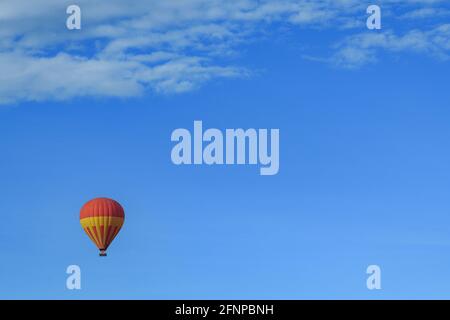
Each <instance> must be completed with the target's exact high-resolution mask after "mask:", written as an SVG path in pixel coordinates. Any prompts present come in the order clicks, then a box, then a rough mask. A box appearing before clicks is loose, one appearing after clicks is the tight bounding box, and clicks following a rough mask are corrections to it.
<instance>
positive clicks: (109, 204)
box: [80, 198, 125, 256]
mask: <svg viewBox="0 0 450 320" xmlns="http://www.w3.org/2000/svg"><path fill="white" fill-rule="evenodd" d="M124 219H125V213H124V211H123V208H122V206H121V205H120V204H119V203H118V202H117V201H115V200H112V199H108V198H96V199H93V200H90V201H88V202H87V203H86V204H85V205H84V206H83V207H82V208H81V211H80V223H81V226H82V227H83V229H84V231H85V232H86V234H87V235H88V236H89V238H90V239H91V240H92V242H93V243H94V244H95V245H96V246H97V248H98V249H99V250H100V256H106V249H108V247H109V245H110V244H111V242H112V241H113V240H114V238H115V237H116V236H117V234H118V233H119V231H120V229H121V228H122V225H123V222H124Z"/></svg>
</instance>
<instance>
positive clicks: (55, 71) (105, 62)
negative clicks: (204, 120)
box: [0, 0, 449, 104]
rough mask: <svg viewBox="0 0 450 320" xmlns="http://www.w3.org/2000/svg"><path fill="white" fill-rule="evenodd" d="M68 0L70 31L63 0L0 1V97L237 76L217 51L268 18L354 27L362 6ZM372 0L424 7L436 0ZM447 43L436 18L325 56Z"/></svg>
mask: <svg viewBox="0 0 450 320" xmlns="http://www.w3.org/2000/svg"><path fill="white" fill-rule="evenodd" d="M76 3H77V4H78V5H79V6H80V7H81V9H82V19H83V20H82V30H80V31H68V30H67V29H66V28H65V19H66V14H65V10H66V6H67V5H69V4H72V2H71V3H67V2H65V1H61V0H40V1H39V2H30V1H27V0H15V1H0V68H1V69H2V73H1V74H0V104H1V103H3V104H5V103H14V102H20V101H44V100H48V99H70V98H73V97H77V96H112V97H116V96H117V97H129V96H137V95H141V94H143V93H145V92H146V91H148V90H153V91H156V92H161V93H171V92H184V91H188V90H192V89H195V88H197V87H199V86H200V85H202V84H203V83H204V82H206V81H209V80H211V79H215V78H221V77H222V78H232V77H243V76H244V77H245V76H247V75H248V74H249V71H248V70H246V68H245V67H239V66H234V65H230V64H229V62H228V63H225V64H224V63H223V62H222V63H220V62H219V61H225V60H223V59H220V58H221V57H223V56H228V55H230V53H234V52H236V51H237V50H238V49H239V46H240V45H242V44H245V43H246V42H248V41H249V40H252V39H253V38H254V37H255V35H256V34H257V33H258V31H259V30H263V29H264V27H265V26H267V25H269V24H270V23H273V22H277V23H282V24H290V25H293V26H295V27H302V28H304V27H320V28H326V27H332V28H336V27H338V28H356V27H360V26H361V24H360V21H359V19H360V18H361V17H362V18H364V14H365V4H362V3H361V1H359V0H259V1H258V0H227V1H224V0H171V1H160V0H127V1H123V0H109V1H104V0H78V1H76ZM382 3H383V4H386V6H390V5H394V4H395V5H400V4H401V5H406V6H407V8H409V7H410V5H411V4H414V5H415V6H416V7H417V6H421V5H426V6H427V8H432V6H433V5H440V4H441V3H442V1H439V0H415V1H401V0H384V1H382ZM414 8H415V7H414ZM419 9H420V8H419ZM422 14H424V13H423V12H422ZM363 25H364V24H363ZM448 45H449V44H448V34H447V30H446V26H445V25H444V26H442V27H441V29H439V28H436V29H435V30H434V33H433V32H431V31H429V32H426V31H420V30H417V31H414V32H410V33H408V34H406V35H404V36H395V35H394V34H393V33H389V32H388V33H385V34H381V35H378V34H372V35H357V36H353V37H351V38H349V39H348V40H347V41H345V42H344V43H342V44H341V45H340V46H338V47H337V49H336V50H337V53H336V54H335V56H334V57H333V59H332V60H333V61H334V63H337V64H338V65H344V66H351V65H353V66H356V65H362V64H364V63H368V62H372V61H374V60H376V52H377V50H379V49H385V50H389V51H400V50H406V49H407V48H410V49H413V50H416V51H424V52H427V53H432V54H434V55H436V56H441V57H445V56H446V54H447V52H446V51H445V50H448ZM401 48H405V49H401ZM226 61H230V60H229V59H228V60H226Z"/></svg>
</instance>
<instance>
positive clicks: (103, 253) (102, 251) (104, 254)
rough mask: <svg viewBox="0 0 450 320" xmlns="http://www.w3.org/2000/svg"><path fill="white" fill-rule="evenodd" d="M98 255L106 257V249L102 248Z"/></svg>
mask: <svg viewBox="0 0 450 320" xmlns="http://www.w3.org/2000/svg"><path fill="white" fill-rule="evenodd" d="M98 255H99V256H100V257H106V250H100V253H99V254H98Z"/></svg>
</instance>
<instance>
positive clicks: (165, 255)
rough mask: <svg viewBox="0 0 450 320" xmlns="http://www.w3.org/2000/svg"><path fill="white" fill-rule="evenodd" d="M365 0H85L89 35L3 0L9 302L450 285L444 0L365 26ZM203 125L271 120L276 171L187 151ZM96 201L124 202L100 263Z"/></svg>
mask: <svg viewBox="0 0 450 320" xmlns="http://www.w3.org/2000/svg"><path fill="white" fill-rule="evenodd" d="M357 2H359V1H351V0H350V1H335V2H333V3H334V4H333V3H332V2H331V1H317V2H309V1H282V2H277V3H278V4H277V3H275V2H273V1H261V2H255V1H235V2H234V3H233V5H229V6H227V5H223V4H221V3H220V2H219V1H217V2H216V1H211V2H208V3H209V4H205V3H204V1H203V2H202V1H201V0H197V1H187V0H186V1H179V2H177V3H175V2H170V4H165V5H162V4H161V2H157V1H147V2H145V1H141V2H136V5H137V8H136V9H131V8H125V7H123V6H122V5H121V4H120V2H119V1H111V3H110V6H108V7H107V8H106V9H104V10H103V11H102V10H100V9H99V8H100V7H97V11H96V12H101V14H100V13H97V14H98V15H97V16H95V15H94V14H93V13H92V11H91V9H93V8H96V7H95V6H102V3H101V2H99V1H91V2H87V1H79V4H80V7H81V8H82V13H83V17H85V18H83V19H85V20H83V25H82V30H80V31H79V32H78V33H75V34H72V33H70V32H69V31H67V30H65V26H64V20H65V17H66V15H65V5H60V4H57V2H55V1H42V3H43V5H42V7H39V8H38V9H36V11H32V12H30V11H28V10H27V9H29V8H28V7H27V6H26V5H25V4H24V2H21V1H15V2H6V3H4V2H2V4H0V12H3V16H1V14H0V21H1V22H0V25H1V26H2V28H0V29H1V30H2V33H1V37H2V42H1V44H0V48H1V49H0V66H1V67H2V68H3V69H4V70H6V72H3V73H2V75H0V84H1V85H0V102H1V105H0V133H1V136H2V137H3V138H2V139H0V150H2V157H0V178H1V181H2V183H0V192H1V194H2V201H0V211H1V212H2V221H3V223H2V224H1V226H0V242H1V243H2V245H1V247H0V248H1V260H0V262H1V263H0V265H1V267H0V297H1V298H43V299H48V298H56V299H82V298H87V299H93V298H111V299H119V298H120V299H133V298H137V299H173V298H176V299H184V298H190V299H191V298H192V299H196V298H200V299H215V298H226V299H240V298H252V299H265V298H275V299H278V298H282V299H300V298H306V299H309V298H325V299H332V298H357V299H359V298H368V299H378V298H388V299H390V298H449V295H448V292H449V287H450V273H449V271H448V270H450V256H449V254H448V252H449V249H450V218H449V212H450V202H449V194H450V170H449V169H450V150H449V149H448V145H449V143H448V141H449V138H450V127H449V125H448V120H449V118H450V110H449V107H448V103H449V101H450V91H449V90H448V79H449V77H448V75H449V72H450V65H449V61H450V60H449V57H450V27H449V24H448V21H449V15H448V12H449V10H450V8H449V6H448V4H445V2H444V1H415V2H410V1H408V2H406V1H394V0H393V1H384V2H383V1H381V2H379V3H378V4H380V5H381V8H382V10H383V11H382V12H383V29H382V30H381V31H369V30H367V29H366V28H365V19H366V14H365V7H366V4H364V5H361V3H360V2H359V4H358V3H357ZM44 3H45V5H44ZM280 3H281V4H280ZM2 6H4V8H3V10H1V7H2ZM205 6H206V7H205ZM60 8H62V13H63V14H62V16H61V14H60V12H61V10H59V9H60ZM176 8H182V10H181V9H179V10H177V9H176ZM107 9H108V10H107ZM206 9H207V10H206ZM158 10H159V11H158ZM25 17H26V18H28V20H27V19H25ZM42 21H47V24H41V22H42ZM175 21H176V22H175ZM36 26H38V27H36ZM61 26H62V27H61ZM211 34H214V36H211ZM142 39H144V40H145V41H144V40H142ZM154 39H158V41H156V40H154ZM194 120H202V121H203V125H204V127H206V128H220V129H225V128H279V129H280V172H279V173H278V175H275V176H270V177H267V176H260V175H259V169H258V168H257V167H252V166H242V167H237V166H211V167H207V166H180V167H178V166H174V165H173V164H172V162H171V160H170V151H171V148H172V146H173V143H172V142H171V141H170V135H171V133H172V131H173V130H174V129H176V128H188V129H191V128H192V126H193V121H194ZM97 196H107V197H111V198H114V199H116V200H118V201H119V202H120V203H121V204H122V205H123V206H124V208H125V213H126V220H125V224H124V227H123V229H122V231H121V232H120V234H119V236H118V237H117V238H116V239H115V241H114V242H113V244H112V245H111V247H110V249H109V250H108V251H109V255H108V257H107V258H99V257H98V254H97V250H96V248H95V246H94V245H93V244H92V243H91V242H90V240H89V239H88V237H87V236H86V235H85V234H84V232H83V230H82V229H81V226H80V224H79V221H78V220H79V217H78V215H79V210H80V208H81V206H82V205H83V203H84V202H86V201H87V200H89V199H91V198H94V197H97ZM71 264H77V265H79V266H80V267H81V271H82V290H79V291H69V290H67V289H66V286H65V284H66V278H67V275H66V273H65V270H66V268H67V266H68V265H71ZM371 264H377V265H379V266H380V267H381V270H382V290H380V291H369V290H368V289H367V288H366V278H367V275H366V273H365V271H366V268H367V266H368V265H371Z"/></svg>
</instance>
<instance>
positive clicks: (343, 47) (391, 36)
mask: <svg viewBox="0 0 450 320" xmlns="http://www.w3.org/2000/svg"><path fill="white" fill-rule="evenodd" d="M336 48H337V51H336V53H335V54H334V55H333V56H332V57H331V58H330V59H328V60H327V62H331V63H333V64H335V65H337V66H342V67H347V68H356V67H360V66H362V65H364V64H366V63H372V62H375V61H376V60H377V58H376V57H377V52H378V51H379V50H385V51H388V52H393V53H399V52H405V51H408V52H416V53H425V54H428V55H432V56H434V57H437V58H439V59H441V60H449V59H450V24H444V25H441V26H438V27H435V28H433V29H431V30H428V31H421V30H417V29H416V30H411V31H409V32H407V33H405V34H403V35H396V34H395V33H393V32H392V31H387V32H383V33H373V32H366V33H361V34H357V35H354V36H351V37H349V38H347V39H346V40H344V41H342V42H341V43H339V44H338V45H337V46H336Z"/></svg>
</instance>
